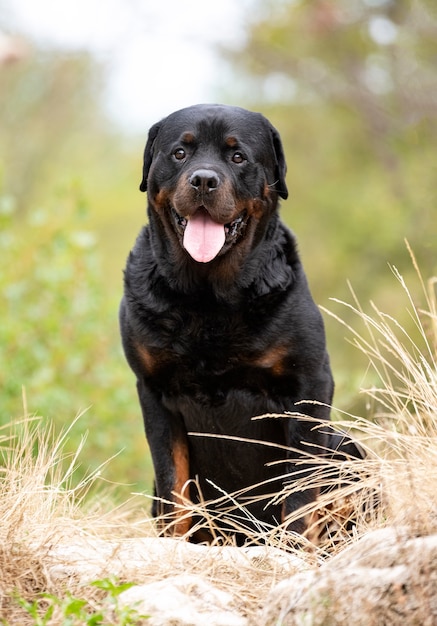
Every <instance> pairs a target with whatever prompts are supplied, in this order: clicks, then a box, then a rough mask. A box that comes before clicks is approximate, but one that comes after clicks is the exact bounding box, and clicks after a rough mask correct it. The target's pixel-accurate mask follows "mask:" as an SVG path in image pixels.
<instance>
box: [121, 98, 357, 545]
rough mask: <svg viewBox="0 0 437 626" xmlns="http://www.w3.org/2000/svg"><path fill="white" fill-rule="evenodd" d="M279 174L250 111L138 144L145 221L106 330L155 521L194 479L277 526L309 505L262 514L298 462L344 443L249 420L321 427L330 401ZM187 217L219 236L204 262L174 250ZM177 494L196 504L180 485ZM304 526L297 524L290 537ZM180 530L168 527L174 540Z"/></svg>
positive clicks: (189, 115) (265, 134) (187, 114)
mask: <svg viewBox="0 0 437 626" xmlns="http://www.w3.org/2000/svg"><path fill="white" fill-rule="evenodd" d="M180 150H183V152H181V151H180ZM236 153H238V155H236ZM183 154H184V156H183V158H180V157H182V155H183ZM240 157H242V158H243V161H240ZM205 170H206V171H207V172H212V173H213V174H214V181H215V180H217V181H218V184H217V186H215V183H214V188H209V187H208V189H207V190H206V191H205V189H203V191H202V190H199V189H198V188H194V187H193V185H192V184H190V182H189V181H190V180H192V176H193V173H196V172H199V171H200V172H204V171H205ZM285 172H286V165H285V159H284V153H283V149H282V144H281V140H280V137H279V134H278V132H277V131H276V130H275V129H274V128H273V127H272V125H271V124H270V123H269V122H268V120H266V119H265V118H264V117H263V116H262V115H260V114H258V113H252V112H249V111H246V110H244V109H240V108H237V107H228V106H221V105H197V106H193V107H189V108H187V109H183V110H181V111H177V112H176V113H173V114H172V115H170V116H169V117H167V118H166V119H164V120H162V121H161V122H159V123H158V124H155V125H154V126H153V127H152V128H151V130H150V132H149V138H148V142H147V145H146V149H145V152H144V170H143V180H142V182H141V190H142V191H145V190H146V189H147V191H148V218H149V224H148V226H146V227H144V228H143V229H142V231H141V232H140V234H139V237H138V239H137V242H136V244H135V247H134V249H133V251H132V252H131V254H130V256H129V259H128V262H127V267H126V271H125V294H124V298H123V301H122V304H121V311H120V320H121V333H122V339H123V346H124V350H125V354H126V357H127V360H128V362H129V364H130V366H131V368H132V369H133V371H134V372H135V374H136V377H137V387H138V394H139V399H140V403H141V408H142V412H143V417H144V423H145V429H146V434H147V439H148V442H149V445H150V450H151V454H152V457H153V464H154V469H155V490H156V494H157V496H158V497H159V498H162V501H161V502H160V503H158V504H156V505H155V507H154V513H155V514H160V515H164V514H167V515H168V516H171V514H172V513H173V508H174V507H173V505H172V504H171V503H172V502H175V503H177V504H178V503H179V496H180V494H181V493H182V491H183V490H184V487H183V484H184V483H185V481H186V480H187V479H197V480H198V484H199V485H200V489H201V496H202V497H203V498H204V499H206V500H213V499H215V498H217V497H219V496H221V495H222V494H223V492H227V493H234V492H237V491H239V490H243V491H242V493H241V496H239V497H238V499H239V501H240V502H242V503H243V504H245V503H246V504H247V508H248V510H249V511H250V513H251V514H252V515H253V516H254V517H255V518H256V519H257V520H259V521H260V522H261V523H265V524H268V525H276V524H278V523H280V522H281V521H283V520H284V519H286V518H287V516H288V515H290V514H291V513H293V512H295V511H296V510H297V509H298V508H300V507H302V506H304V505H305V504H308V503H309V502H311V501H312V500H314V499H315V498H316V496H317V493H316V490H315V489H313V488H306V489H303V490H301V491H299V492H297V493H295V494H294V495H293V496H290V497H289V498H288V499H287V500H286V501H285V503H284V504H283V505H281V504H278V503H276V504H272V503H270V500H271V499H272V498H273V496H275V495H276V494H277V493H278V492H279V491H280V490H281V489H282V487H283V485H284V484H287V483H290V482H292V481H294V480H296V479H301V478H302V477H304V476H308V475H310V474H311V472H313V471H314V463H309V462H306V461H305V453H307V454H308V453H316V454H317V453H320V454H323V451H324V450H325V449H326V448H329V447H331V448H333V449H335V448H337V447H338V446H340V447H341V445H342V442H343V440H342V439H341V438H339V437H338V435H336V434H333V433H331V430H330V427H326V428H322V429H320V428H315V424H314V423H312V422H311V421H308V420H305V419H303V418H299V417H296V416H289V417H282V418H279V417H269V418H264V419H257V420H254V419H253V418H254V417H256V416H260V415H263V414H266V413H275V414H278V413H284V412H285V411H291V412H299V413H302V414H305V415H307V416H310V417H313V418H317V419H320V420H329V405H330V403H331V400H332V393H333V379H332V375H331V370H330V365H329V358H328V354H327V351H326V347H325V333H324V326H323V321H322V318H321V315H320V312H319V310H318V308H317V307H316V305H315V304H314V302H313V299H312V297H311V294H310V291H309V289H308V285H307V281H306V278H305V274H304V271H303V269H302V265H301V262H300V260H299V256H298V253H297V249H296V242H295V238H294V236H293V234H292V233H291V232H290V231H289V230H288V229H287V228H286V227H285V226H284V224H283V223H282V222H281V221H280V219H279V216H278V212H277V205H278V197H279V196H280V197H282V198H284V199H285V198H287V187H286V183H285ZM208 184H209V183H208ZM211 184H212V183H211ZM199 207H203V208H202V209H201V210H206V211H207V212H208V214H209V215H210V216H211V218H213V219H214V221H216V222H218V223H220V224H227V225H228V226H227V227H226V233H227V235H226V241H225V244H224V246H223V248H222V249H221V251H220V253H219V254H218V255H217V256H216V257H215V258H214V259H213V260H211V261H209V262H206V263H202V262H198V261H195V260H194V259H193V258H192V257H191V256H190V254H189V253H188V252H187V251H186V250H185V249H184V247H183V236H184V223H183V222H184V219H185V218H187V219H189V218H190V217H191V216H192V215H193V214H194V213H195V211H196V210H198V209H199ZM240 218H241V219H240ZM302 401H309V402H307V403H305V402H303V403H302ZM311 401H315V402H316V403H311ZM202 433H203V434H206V435H219V436H218V437H210V436H201V434H202ZM222 435H224V436H225V438H223V437H220V436H222ZM241 439H249V440H251V441H250V442H245V441H242V440H241ZM253 441H258V442H260V443H254V442H253ZM263 442H264V443H267V444H269V443H271V444H272V445H264V444H263ZM346 445H347V446H352V448H351V449H352V450H353V449H354V444H353V443H352V442H350V440H347V441H346ZM357 456H359V454H358V453H357ZM278 461H279V462H278ZM266 480H268V481H270V482H269V483H268V484H267V485H264V486H262V487H253V488H250V487H251V486H253V485H257V484H258V483H261V482H263V481H266ZM260 494H264V495H265V497H264V499H262V500H260V501H258V502H256V501H255V502H250V500H251V499H252V498H253V497H254V496H259V495H260ZM184 495H189V497H190V498H191V500H193V501H196V500H198V499H199V497H200V495H199V493H198V491H197V488H196V487H194V486H191V487H189V488H185V491H184ZM220 506H221V507H222V508H224V509H225V508H229V506H230V501H229V500H228V501H227V502H224V503H222V504H221V505H220ZM220 506H219V505H216V508H217V509H219V508H220ZM237 514H238V513H237ZM305 524H306V523H305V519H304V518H303V517H301V518H300V519H298V520H297V521H295V522H293V523H292V524H291V525H290V529H291V530H294V531H297V532H300V533H302V532H304V531H305V527H306V525H305ZM188 525H189V524H188V522H186V520H184V519H182V520H181V521H180V522H179V525H176V526H175V529H176V530H175V532H176V533H179V534H182V533H183V532H186V531H188ZM225 526H226V524H224V527H225ZM248 526H249V527H250V526H251V524H250V523H248ZM252 526H253V524H252Z"/></svg>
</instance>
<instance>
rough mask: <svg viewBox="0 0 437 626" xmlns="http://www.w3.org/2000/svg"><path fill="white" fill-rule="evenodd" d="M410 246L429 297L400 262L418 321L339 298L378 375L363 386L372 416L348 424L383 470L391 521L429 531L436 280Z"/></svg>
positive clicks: (436, 439)
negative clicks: (413, 286) (415, 291)
mask: <svg viewBox="0 0 437 626" xmlns="http://www.w3.org/2000/svg"><path fill="white" fill-rule="evenodd" d="M407 247H408V250H409V252H410V255H411V259H412V263H413V266H414V268H415V270H416V274H417V277H418V282H419V285H420V287H421V296H420V298H421V300H422V301H423V304H419V303H418V302H417V301H416V299H415V298H414V297H413V295H412V293H411V290H410V289H409V287H408V285H407V284H406V282H405V281H404V279H403V277H402V276H401V274H400V273H399V272H398V270H397V269H396V268H395V267H393V268H392V271H393V274H394V276H395V278H396V280H397V281H398V283H399V286H400V288H401V290H402V292H403V294H404V297H405V304H406V307H407V310H408V312H409V316H410V319H411V324H410V326H409V328H408V329H407V328H406V327H404V326H401V325H400V323H399V322H398V321H397V319H396V317H395V316H394V315H393V314H389V313H385V312H383V311H381V310H380V309H379V308H378V307H377V306H376V305H375V304H374V303H371V313H366V312H364V310H363V308H362V307H361V306H360V303H359V301H358V299H357V298H356V296H355V295H354V294H353V292H352V294H353V298H354V304H352V305H351V304H346V303H344V302H339V301H336V302H339V304H341V305H342V306H346V307H348V308H349V309H350V310H352V311H353V313H354V314H355V315H356V317H357V325H356V326H355V325H354V326H353V327H352V326H346V325H345V326H346V327H347V329H348V331H349V333H350V334H351V337H352V342H353V344H354V345H355V346H356V347H357V349H358V350H360V351H361V352H362V353H363V354H364V355H365V357H366V358H367V360H368V363H369V368H370V370H371V375H372V378H373V380H374V383H373V384H372V385H370V386H368V387H366V388H364V389H362V393H364V394H365V395H366V396H367V398H368V399H369V400H370V404H371V405H372V407H373V413H372V414H371V415H370V416H368V417H367V418H362V417H360V418H358V417H354V418H353V419H352V420H351V421H350V422H349V424H350V425H351V426H352V427H353V428H354V429H355V430H356V431H358V432H359V433H360V438H361V441H363V442H364V444H365V445H366V447H367V448H368V450H369V454H370V458H371V459H372V460H373V461H372V462H373V466H374V470H375V471H376V472H377V473H378V475H379V480H380V483H381V490H382V494H383V502H384V519H385V523H386V524H396V525H402V526H405V527H407V528H409V529H410V530H411V531H412V532H414V533H420V534H422V533H424V534H426V533H430V532H433V531H435V530H436V529H437V498H436V495H435V477H436V476H437V294H436V285H437V279H436V278H431V279H430V280H428V281H427V282H425V281H424V279H423V277H422V275H421V272H420V269H419V267H418V265H417V263H416V260H415V257H414V254H413V252H412V251H411V249H410V248H409V246H408V244H407ZM326 312H327V313H329V314H330V315H333V314H332V313H331V312H330V311H326ZM334 317H335V318H336V319H337V320H338V321H339V322H340V323H344V322H343V321H342V319H341V316H340V317H339V316H336V315H334ZM358 325H360V326H361V330H358V329H357V327H358Z"/></svg>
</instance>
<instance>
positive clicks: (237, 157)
mask: <svg viewBox="0 0 437 626" xmlns="http://www.w3.org/2000/svg"><path fill="white" fill-rule="evenodd" d="M232 160H233V162H234V163H243V161H245V160H246V159H245V158H244V156H243V155H242V154H241V152H234V154H233V155H232Z"/></svg>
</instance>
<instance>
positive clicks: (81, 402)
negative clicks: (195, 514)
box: [0, 185, 151, 489]
mask: <svg viewBox="0 0 437 626" xmlns="http://www.w3.org/2000/svg"><path fill="white" fill-rule="evenodd" d="M0 248H1V250H2V271H1V272H0V306H1V310H2V324H1V325H0V388H1V389H2V398H1V399H2V402H1V408H0V425H1V424H5V423H8V422H9V421H10V420H11V418H15V417H22V415H23V406H22V389H23V387H24V388H25V392H26V397H27V399H28V400H27V402H26V403H25V404H26V405H28V406H26V407H25V410H24V414H25V416H26V415H27V412H28V411H29V413H30V414H31V415H33V414H35V413H38V414H39V415H44V416H45V417H46V418H49V419H50V420H53V421H54V423H55V425H56V428H57V430H58V429H59V430H60V429H61V428H64V427H65V425H66V424H69V423H70V422H71V416H72V415H73V416H74V415H75V414H78V413H82V414H83V417H82V418H81V420H80V423H79V424H76V426H75V427H74V428H73V429H72V431H71V432H70V442H71V443H70V444H69V445H70V447H71V449H73V450H74V449H76V448H77V446H78V445H79V443H80V441H81V439H82V437H83V435H84V432H86V431H87V430H91V429H92V436H90V437H89V446H88V453H89V455H88V458H89V461H88V466H85V467H83V468H80V470H79V472H78V480H80V479H81V477H82V476H83V475H84V474H86V473H87V472H88V469H91V471H93V470H94V469H96V468H97V467H99V466H100V465H101V464H102V462H104V461H105V460H106V459H108V458H109V457H113V456H114V455H117V454H118V453H120V451H121V450H123V449H126V450H128V451H129V452H126V454H125V455H124V458H121V455H120V457H118V458H117V460H116V461H115V462H114V463H113V464H112V465H111V467H110V468H108V473H107V475H106V477H107V478H108V479H109V480H113V481H116V482H122V483H128V482H130V483H139V484H140V489H141V488H144V487H147V486H148V484H150V482H151V481H150V475H151V472H150V469H149V468H150V464H149V466H148V465H147V454H146V450H147V448H146V444H145V440H144V437H143V432H142V431H143V428H142V423H141V417H140V413H139V409H138V406H137V400H136V395H135V387H134V381H133V379H132V377H131V373H130V371H129V370H128V367H127V365H126V363H125V360H124V357H123V355H122V352H121V347H120V339H119V333H118V315H117V308H118V300H119V298H120V295H121V288H122V285H121V283H122V280H121V275H120V277H119V280H118V283H117V287H118V291H115V294H114V298H112V297H111V298H110V297H108V291H107V287H106V286H105V282H107V281H106V280H105V276H104V275H103V272H102V269H101V260H100V252H99V250H98V248H97V241H96V237H95V235H94V233H93V232H92V231H91V230H90V229H89V220H88V208H87V202H86V200H85V198H84V195H83V193H82V190H81V188H80V186H79V185H72V186H70V187H68V188H66V189H63V190H61V191H59V193H58V194H57V196H56V197H55V198H53V199H52V203H51V205H49V206H48V207H47V208H44V209H37V210H34V211H33V212H28V213H27V214H26V215H24V216H21V217H18V216H17V215H16V214H15V211H14V207H13V202H12V200H8V199H7V198H6V197H4V196H3V197H1V195H0ZM87 407H88V410H87V411H84V409H86V408H87ZM120 416H122V419H123V428H120ZM96 423H98V425H99V426H98V428H93V426H94V424H96ZM133 458H134V460H133Z"/></svg>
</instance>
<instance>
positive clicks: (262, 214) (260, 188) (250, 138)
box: [140, 105, 288, 263]
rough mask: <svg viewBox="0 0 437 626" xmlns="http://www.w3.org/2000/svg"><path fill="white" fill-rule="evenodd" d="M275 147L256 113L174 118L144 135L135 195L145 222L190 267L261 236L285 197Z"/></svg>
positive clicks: (199, 109) (197, 111)
mask: <svg viewBox="0 0 437 626" xmlns="http://www.w3.org/2000/svg"><path fill="white" fill-rule="evenodd" d="M285 172H286V165H285V159H284V153H283V149H282V144H281V140H280V137H279V134H278V132H277V131H276V130H275V128H273V126H272V125H271V124H270V122H269V121H268V120H267V119H266V118H265V117H263V116H262V115H261V114H259V113H252V112H250V111H246V110H245V109H241V108H238V107H231V106H223V105H196V106H192V107H188V108H186V109H182V110H180V111H176V112H175V113H172V114H171V115H169V116H168V117H167V118H165V119H164V120H162V121H161V122H158V123H157V124H155V125H154V126H152V128H151V129H150V132H149V137H148V141H147V145H146V148H145V152H144V169H143V180H142V182H141V185H140V189H141V191H146V190H147V192H148V197H149V207H150V209H149V210H150V219H151V220H154V219H155V217H156V218H157V223H158V227H159V228H160V230H163V232H164V233H165V235H166V236H167V238H168V239H169V240H170V241H171V245H172V246H173V247H175V248H179V249H180V250H181V251H183V253H184V254H188V255H189V256H190V257H191V258H192V259H194V261H196V262H197V263H208V262H211V261H213V260H216V259H217V261H218V260H219V259H220V258H222V257H223V256H224V255H227V254H229V253H230V252H231V251H233V250H237V249H240V250H241V249H242V248H243V250H242V253H243V256H244V255H245V252H246V253H247V250H249V249H250V248H251V247H252V246H253V245H254V244H255V242H256V241H259V240H260V239H261V238H262V237H263V233H264V231H265V229H266V225H267V223H268V220H269V218H270V217H271V215H272V213H273V212H274V211H275V209H276V206H277V202H278V196H280V197H282V198H287V195H288V193H287V187H286V184H285Z"/></svg>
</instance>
